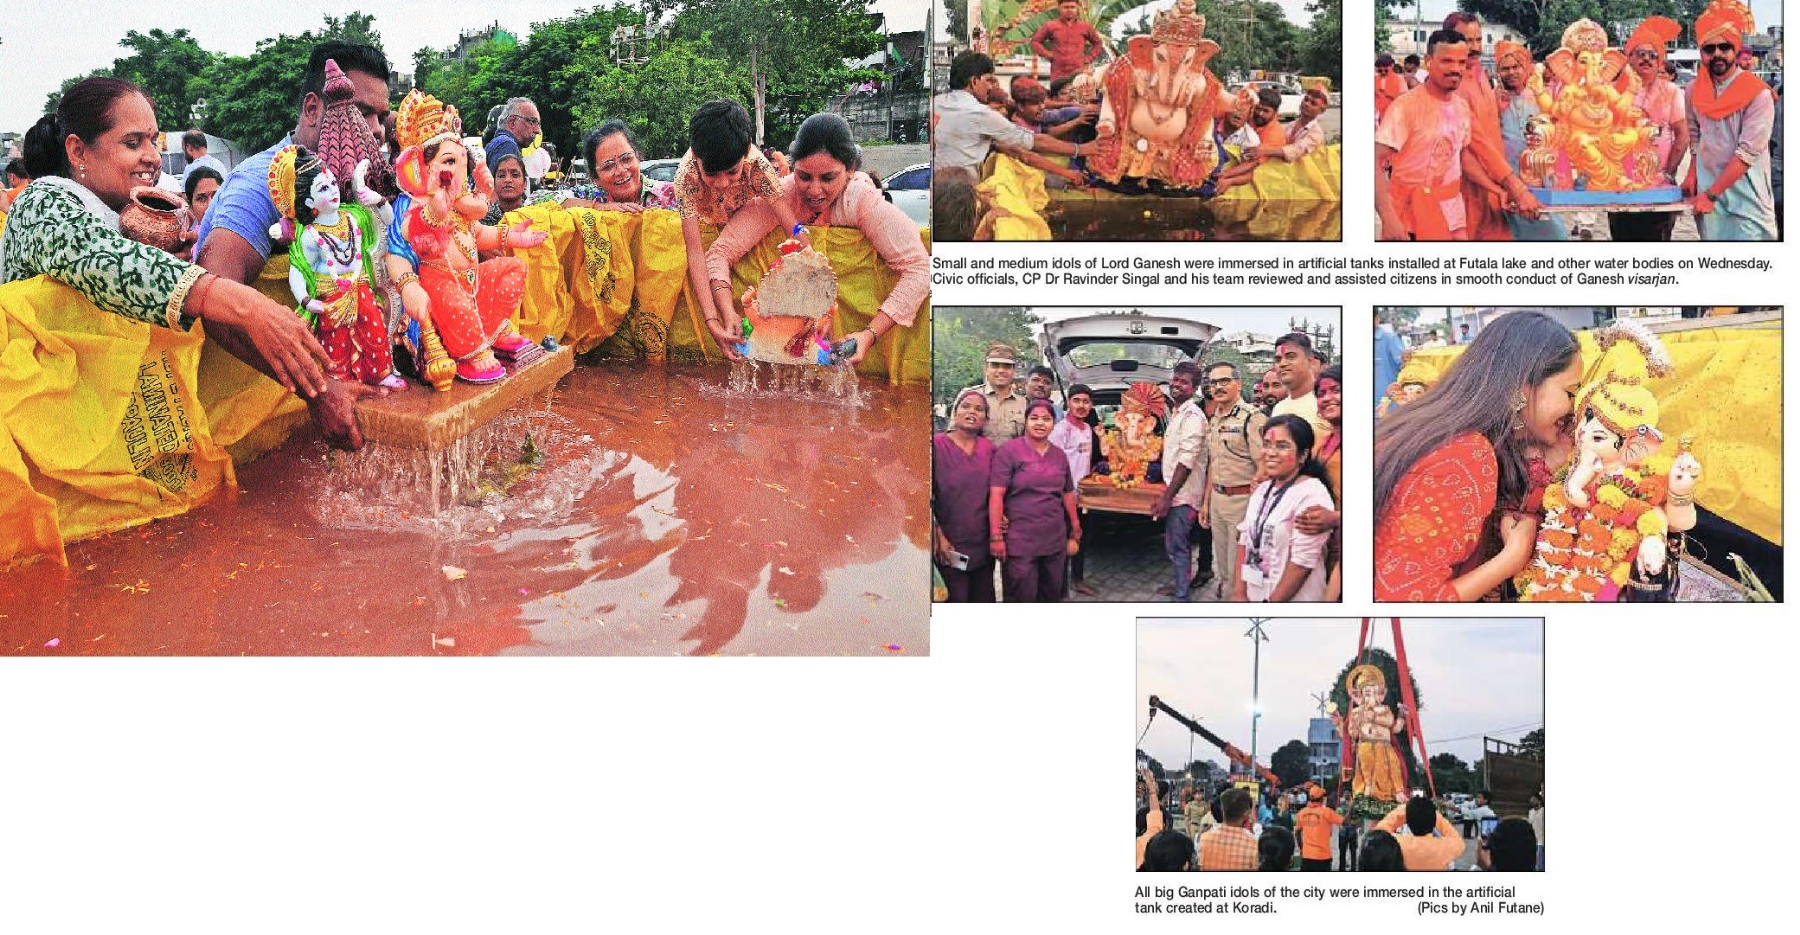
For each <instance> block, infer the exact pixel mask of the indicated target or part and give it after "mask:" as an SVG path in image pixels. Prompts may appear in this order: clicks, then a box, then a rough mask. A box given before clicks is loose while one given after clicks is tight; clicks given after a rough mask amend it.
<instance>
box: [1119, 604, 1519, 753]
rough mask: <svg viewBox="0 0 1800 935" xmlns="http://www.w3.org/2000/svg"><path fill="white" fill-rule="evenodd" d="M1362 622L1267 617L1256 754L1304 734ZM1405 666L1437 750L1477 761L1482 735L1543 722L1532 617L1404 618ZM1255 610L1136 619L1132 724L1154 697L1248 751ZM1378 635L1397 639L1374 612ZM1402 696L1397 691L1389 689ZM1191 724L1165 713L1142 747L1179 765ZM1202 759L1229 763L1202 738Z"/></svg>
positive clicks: (1383, 640)
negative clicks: (1249, 633)
mask: <svg viewBox="0 0 1800 935" xmlns="http://www.w3.org/2000/svg"><path fill="white" fill-rule="evenodd" d="M1360 623H1361V621H1360V620H1357V619H1349V618H1339V619H1281V620H1271V621H1269V622H1267V623H1266V624H1264V626H1263V630H1264V632H1265V633H1267V634H1268V637H1269V641H1268V642H1266V643H1264V644H1263V645H1262V682H1261V697H1262V709H1263V717H1262V722H1261V725H1260V726H1259V727H1258V729H1257V751H1256V755H1257V759H1258V760H1259V761H1260V762H1262V764H1263V765H1265V766H1267V765H1268V763H1269V756H1270V755H1271V754H1272V753H1274V752H1275V750H1276V749H1277V748H1279V747H1280V746H1281V745H1282V744H1285V743H1287V742H1288V741H1290V740H1300V741H1305V739H1306V725H1307V720H1308V719H1310V718H1312V717H1315V716H1317V713H1318V708H1317V703H1316V702H1315V701H1314V700H1313V698H1312V696H1313V694H1315V693H1323V692H1326V691H1327V690H1328V689H1329V688H1330V686H1331V683H1332V680H1333V679H1335V678H1336V677H1337V674H1338V670H1340V669H1342V668H1343V666H1344V663H1345V662H1348V661H1349V660H1350V658H1351V657H1352V656H1354V655H1355V654H1356V641H1357V632H1358V628H1359V625H1360ZM1402 625H1403V633H1404V635H1405V638H1406V657H1407V663H1408V665H1409V666H1410V667H1411V669H1412V673H1413V680H1414V682H1415V683H1416V684H1417V685H1418V687H1419V695H1420V697H1421V698H1422V699H1423V705H1422V707H1421V710H1420V712H1419V719H1420V723H1421V725H1422V727H1423V728H1424V732H1425V744H1426V748H1427V749H1428V750H1429V751H1430V752H1431V754H1432V755H1433V756H1436V755H1437V754H1439V753H1454V754H1456V755H1457V756H1459V757H1461V758H1462V759H1463V761H1464V762H1466V763H1473V762H1474V761H1475V760H1477V759H1479V758H1480V757H1481V749H1482V744H1481V738H1482V736H1483V735H1484V734H1486V735H1487V736H1497V737H1501V738H1503V739H1507V740H1513V741H1517V740H1518V738H1519V737H1520V736H1521V735H1522V734H1524V733H1525V732H1527V731H1529V730H1532V729H1534V728H1536V727H1539V726H1542V724H1543V721H1544V631H1543V623H1542V621H1541V620H1539V619H1537V618H1530V619H1519V620H1509V619H1498V618H1488V619H1479V620H1476V619H1432V618H1423V617H1408V618H1403V619H1402ZM1249 628H1250V622H1249V620H1248V619H1247V618H1225V619H1217V620H1212V619H1189V620H1162V619H1145V620H1140V621H1139V622H1138V637H1137V697H1136V698H1135V699H1133V707H1134V708H1135V709H1136V715H1135V721H1134V724H1135V727H1134V730H1135V731H1139V732H1141V731H1143V729H1144V724H1145V721H1146V718H1147V716H1148V713H1149V708H1148V705H1147V702H1148V699H1149V696H1151V695H1157V696H1159V697H1161V698H1162V700H1163V701H1165V702H1168V704H1169V705H1170V706H1171V707H1173V708H1174V709H1175V710H1177V711H1180V712H1181V713H1183V714H1185V715H1187V716H1188V717H1191V718H1194V719H1195V720H1197V721H1199V722H1200V723H1201V724H1204V725H1206V727H1207V729H1209V730H1211V731H1212V732H1214V733H1216V734H1218V735H1219V736H1220V737H1222V738H1224V739H1225V740H1226V741H1227V742H1229V743H1233V744H1236V745H1237V746H1239V747H1241V748H1243V749H1244V750H1246V751H1248V750H1249V749H1250V698H1251V669H1252V652H1251V643H1250V640H1249V639H1248V638H1247V637H1245V636H1244V632H1245V631H1246V630H1248V629H1249ZM1375 631H1376V636H1375V637H1374V638H1373V643H1374V645H1376V646H1379V647H1381V648H1383V649H1386V650H1388V651H1389V652H1392V651H1393V648H1394V645H1393V640H1392V638H1391V636H1390V635H1389V634H1390V631H1391V627H1390V626H1389V624H1388V620H1387V618H1378V620H1377V623H1376V628H1375ZM1388 699H1389V701H1390V702H1394V701H1398V700H1399V695H1398V692H1397V690H1394V691H1391V693H1390V694H1389V696H1388ZM1189 736H1190V734H1189V731H1188V729H1187V728H1185V727H1182V726H1181V725H1179V724H1177V723H1175V722H1174V721H1173V720H1171V719H1170V718H1169V717H1167V716H1166V715H1163V714H1158V716H1157V718H1156V720H1155V722H1154V726H1153V727H1151V729H1150V733H1149V734H1148V736H1146V737H1145V738H1144V740H1143V743H1142V744H1140V747H1141V748H1142V749H1143V750H1144V751H1145V752H1146V753H1149V754H1150V755H1151V756H1154V757H1156V758H1157V759H1158V760H1159V761H1161V762H1162V764H1163V765H1164V766H1165V767H1167V768H1169V769H1172V770H1175V769H1180V768H1181V767H1183V766H1186V765H1187V762H1188V749H1189V748H1188V738H1189ZM1193 742H1194V746H1193V750H1194V757H1195V758H1196V759H1210V760H1212V761H1213V762H1215V763H1218V764H1220V765H1221V766H1223V765H1225V757H1224V755H1223V754H1221V753H1219V751H1218V750H1217V748H1215V747H1212V746H1211V745H1209V744H1207V743H1206V742H1205V741H1204V740H1201V739H1200V738H1198V737H1195V738H1194V741H1193Z"/></svg>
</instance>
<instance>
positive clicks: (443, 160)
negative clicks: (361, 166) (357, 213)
mask: <svg viewBox="0 0 1800 935" xmlns="http://www.w3.org/2000/svg"><path fill="white" fill-rule="evenodd" d="M461 131H462V121H461V120H459V119H458V118H457V116H456V111H455V110H454V109H453V108H447V107H445V106H444V105H443V104H442V103H441V102H439V101H438V99H437V98H435V97H432V96H431V95H429V94H425V93H423V92H421V91H419V90H417V89H414V90H413V91H411V92H408V93H407V95H406V99H405V100H403V101H401V102H400V111H399V114H398V116H397V117H396V119H395V132H396V133H397V134H398V137H399V141H400V145H401V146H402V147H403V150H402V152H401V153H400V158H399V160H398V161H397V162H396V163H395V166H394V174H395V176H396V178H397V179H398V181H399V185H400V190H401V195H400V197H399V198H397V199H396V200H395V202H394V226H393V228H392V230H391V231H390V232H389V237H388V258H387V264H388V273H389V275H390V276H391V277H392V280H393V283H394V285H395V286H396V287H398V289H399V290H400V297H401V300H402V302H403V303H404V304H405V306H406V313H407V314H408V315H409V316H411V317H412V319H413V322H414V323H415V324H416V326H417V331H418V333H419V340H418V341H417V344H416V347H417V350H418V352H419V354H420V355H421V356H422V357H423V358H424V359H423V361H422V362H421V366H420V367H419V370H420V372H421V373H422V374H423V375H424V376H425V378H426V379H427V380H428V381H429V382H430V383H431V384H432V385H433V386H434V387H436V388H437V389H439V390H448V389H449V388H450V376H449V374H448V373H446V372H445V371H446V370H450V369H451V368H446V367H444V366H442V364H443V359H442V357H441V355H447V356H448V358H449V360H450V361H453V362H454V368H453V373H454V375H455V377H456V379H460V380H464V381H466V382H469V383H494V382H497V381H499V380H502V379H504V378H505V377H506V368H504V367H502V366H501V365H500V362H499V360H497V359H496V356H495V355H499V356H500V357H505V358H507V359H509V360H512V361H514V362H515V363H525V362H527V361H529V360H531V359H532V358H534V357H536V356H538V355H541V354H542V353H543V351H542V349H541V348H539V347H537V345H535V344H533V343H532V342H531V340H530V339H528V338H526V337H524V336H523V335H521V334H519V333H518V332H517V331H516V330H514V329H513V326H512V323H511V321H510V320H509V319H510V318H511V316H512V314H513V313H514V312H515V311H517V310H518V308H519V301H520V299H522V298H523V297H524V294H525V275H526V271H525V261H524V260H521V259H519V258H518V257H511V256H500V257H495V258H493V259H491V260H487V261H486V262H478V261H477V251H480V250H498V249H500V248H501V247H503V246H509V247H535V246H537V245H538V244H540V243H542V242H543V240H544V234H542V233H539V232H537V231H533V230H528V229H527V227H528V225H529V222H525V223H522V224H519V225H517V226H509V225H507V224H501V225H500V226H499V227H498V228H494V227H489V226H488V225H486V224H481V223H478V219H479V218H481V217H482V216H483V215H485V214H487V210H488V203H489V200H490V198H491V196H492V194H493V179H492V178H491V177H490V176H489V175H488V171H487V166H485V165H483V164H481V163H479V162H478V163H476V164H475V171H474V175H473V177H471V175H470V171H469V168H470V167H469V151H468V148H467V147H465V146H464V145H463V142H462V133H461ZM440 348H441V349H440Z"/></svg>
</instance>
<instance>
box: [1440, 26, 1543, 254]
mask: <svg viewBox="0 0 1800 935" xmlns="http://www.w3.org/2000/svg"><path fill="white" fill-rule="evenodd" d="M1444 28H1445V29H1448V30H1451V31H1453V32H1456V33H1458V34H1460V35H1461V36H1462V37H1463V40H1464V41H1465V42H1466V43H1467V44H1468V47H1469V67H1468V70H1467V72H1466V73H1465V74H1464V75H1463V80H1462V85H1461V86H1460V87H1458V88H1457V91H1456V93H1457V95H1458V96H1460V97H1461V98H1462V99H1463V100H1465V101H1467V102H1468V103H1469V113H1470V124H1469V131H1470V132H1469V151H1470V152H1471V153H1472V154H1473V155H1474V156H1475V161H1476V162H1477V163H1478V165H1479V167H1480V168H1479V170H1478V171H1476V172H1471V173H1468V174H1465V175H1464V176H1463V206H1464V209H1465V210H1466V211H1467V213H1468V218H1469V239H1470V240H1511V239H1512V231H1511V229H1510V228H1508V227H1507V225H1506V218H1505V217H1504V215H1503V209H1504V208H1506V207H1507V206H1506V204H1505V203H1504V202H1505V199H1506V198H1510V199H1511V201H1512V206H1513V209H1514V210H1516V211H1517V212H1518V213H1520V214H1523V215H1526V216H1527V217H1536V216H1537V215H1538V213H1539V210H1540V209H1541V207H1542V206H1541V205H1539V204H1538V200H1537V198H1536V197H1535V196H1533V195H1532V194H1531V191H1530V190H1529V189H1528V188H1526V187H1525V183H1524V182H1523V181H1522V180H1520V178H1519V174H1518V172H1517V171H1515V169H1514V167H1513V166H1512V165H1510V164H1509V163H1508V162H1507V159H1506V145H1505V143H1504V142H1502V140H1501V136H1500V98H1499V95H1497V94H1496V93H1495V92H1494V83H1493V81H1492V80H1490V79H1489V78H1488V74H1487V69H1485V68H1483V67H1482V65H1481V48H1482V36H1481V20H1479V19H1477V18H1476V17H1475V14H1473V13H1464V12H1461V11H1458V12H1455V13H1452V14H1450V15H1449V16H1446V17H1444ZM1499 191H1504V192H1505V193H1506V195H1505V198H1503V197H1502V196H1501V195H1500V194H1499Z"/></svg>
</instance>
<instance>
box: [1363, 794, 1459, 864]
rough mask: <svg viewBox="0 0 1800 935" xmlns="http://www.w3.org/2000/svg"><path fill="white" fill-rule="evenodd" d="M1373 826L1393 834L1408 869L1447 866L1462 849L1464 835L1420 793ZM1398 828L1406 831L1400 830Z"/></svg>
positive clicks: (1452, 862)
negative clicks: (1404, 832)
mask: <svg viewBox="0 0 1800 935" xmlns="http://www.w3.org/2000/svg"><path fill="white" fill-rule="evenodd" d="M1375 827H1376V829H1377V830H1380V831H1386V832H1387V833H1388V834H1391V835H1393V836H1394V840H1395V841H1396V842H1397V843H1399V845H1400V856H1401V859H1402V860H1403V861H1405V863H1406V869H1408V870H1449V869H1451V865H1452V864H1454V863H1455V862H1456V859H1457V858H1459V857H1461V856H1462V853H1463V838H1462V835H1460V834H1458V833H1456V826H1454V825H1452V824H1450V820H1449V819H1447V818H1445V817H1444V816H1443V815H1441V814H1439V813H1438V810H1437V807H1436V806H1434V805H1432V804H1431V800H1430V799H1427V798H1424V797H1423V796H1421V797H1419V798H1415V799H1408V800H1407V801H1406V802H1405V803H1404V804H1402V805H1400V806H1399V807H1398V808H1396V809H1394V810H1393V811H1391V812H1388V814H1387V817H1386V818H1383V819H1381V820H1380V821H1378V822H1376V823H1375ZM1401 828H1405V829H1406V830H1407V832H1408V833H1406V834H1401V833H1400V829H1401Z"/></svg>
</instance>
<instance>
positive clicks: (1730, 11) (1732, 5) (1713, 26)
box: [1694, 0, 1756, 49]
mask: <svg viewBox="0 0 1800 935" xmlns="http://www.w3.org/2000/svg"><path fill="white" fill-rule="evenodd" d="M1755 31H1756V17H1755V16H1752V15H1751V13H1750V8H1749V7H1747V6H1745V5H1744V4H1743V3H1742V2H1741V0H1713V2H1712V4H1711V5H1710V6H1708V7H1707V8H1706V11H1705V12H1703V13H1701V14H1700V18H1699V19H1697V20H1695V21H1694V41H1695V44H1696V45H1706V44H1707V43H1710V42H1713V41H1715V40H1718V39H1729V40H1731V45H1732V47H1733V48H1738V49H1741V48H1743V47H1744V34H1745V33H1747V32H1755Z"/></svg>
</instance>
